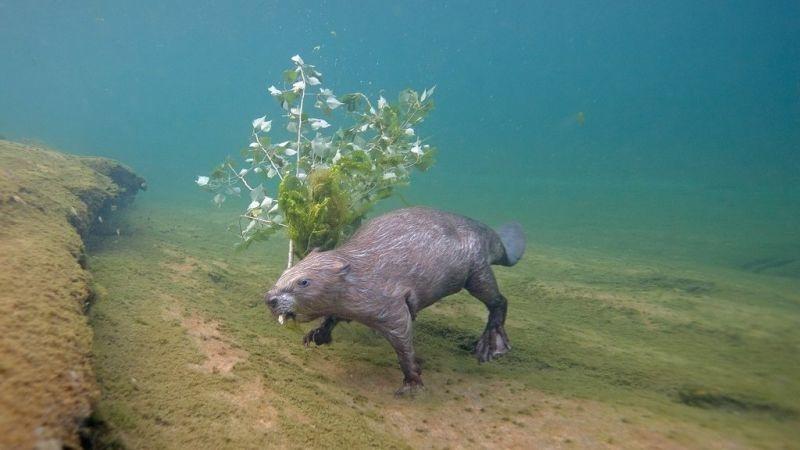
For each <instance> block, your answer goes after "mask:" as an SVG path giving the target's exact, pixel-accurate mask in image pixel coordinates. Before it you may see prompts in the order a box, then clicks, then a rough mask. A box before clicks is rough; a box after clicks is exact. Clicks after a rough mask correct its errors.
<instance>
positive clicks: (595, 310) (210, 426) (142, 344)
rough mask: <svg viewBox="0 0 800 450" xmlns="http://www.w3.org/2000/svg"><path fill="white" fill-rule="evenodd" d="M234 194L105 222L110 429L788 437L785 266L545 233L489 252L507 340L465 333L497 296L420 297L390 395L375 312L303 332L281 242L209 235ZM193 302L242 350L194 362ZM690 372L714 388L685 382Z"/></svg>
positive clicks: (334, 442)
mask: <svg viewBox="0 0 800 450" xmlns="http://www.w3.org/2000/svg"><path fill="white" fill-rule="evenodd" d="M223 213H224V212H220V213H218V214H217V215H208V213H207V211H201V210H187V211H185V212H182V214H181V215H180V216H181V218H182V220H181V221H180V222H176V221H175V219H174V217H175V215H174V213H173V212H172V210H171V209H169V208H164V209H161V207H159V206H158V205H151V206H148V207H147V208H144V207H142V206H141V205H138V206H136V207H134V209H133V210H131V212H129V213H127V214H126V218H127V219H126V220H127V221H128V222H129V225H128V226H129V228H130V230H131V235H130V236H123V237H118V236H106V237H102V238H99V239H98V240H97V241H95V242H94V244H93V247H92V255H93V256H92V258H91V259H90V264H91V269H92V271H93V273H94V275H95V280H96V282H97V283H98V284H100V285H101V286H103V289H100V290H99V291H100V292H102V294H101V295H99V296H98V299H97V301H96V304H95V306H94V307H93V310H92V324H93V325H94V330H95V336H96V339H95V344H94V353H95V355H96V370H97V374H98V379H99V380H100V383H101V386H102V387H103V394H102V399H101V401H100V403H99V409H98V413H97V416H96V420H97V421H98V423H102V424H104V428H102V429H104V430H105V431H104V432H102V433H101V434H100V436H99V437H98V439H99V442H105V443H110V444H118V445H125V446H128V447H132V448H162V447H169V448H192V447H196V446H198V445H204V446H209V447H215V448H256V447H265V446H278V447H307V446H322V447H343V446H353V447H380V448H403V447H405V446H412V447H419V446H430V445H433V446H444V445H451V446H465V447H480V446H487V445H500V446H511V447H513V446H515V445H517V446H520V445H522V444H523V443H530V442H533V443H538V444H539V445H564V442H565V441H564V439H570V440H572V441H574V442H582V443H584V444H586V445H592V443H594V445H596V446H600V445H609V443H611V442H613V445H614V446H619V447H628V448H641V447H645V446H661V447H667V448H669V447H674V448H684V447H687V446H689V447H708V446H712V445H723V446H746V447H763V448H781V447H785V446H791V445H792V443H793V442H795V440H796V438H797V431H796V430H797V429H798V419H797V411H798V409H800V405H799V404H798V401H797V399H798V398H800V383H798V381H797V380H798V379H800V370H799V369H798V367H797V366H796V364H792V363H791V360H792V358H793V355H796V351H797V346H798V342H800V331H798V330H797V329H796V327H795V324H796V323H797V319H798V314H800V308H799V307H798V299H797V296H796V292H797V290H796V288H797V286H796V285H795V284H793V282H792V281H791V280H783V281H780V282H776V281H775V280H774V279H771V278H764V277H759V276H758V275H756V274H751V273H747V272H741V271H734V270H728V269H720V268H714V267H703V266H697V267H681V268H674V267H669V266H664V265H661V264H659V263H658V262H654V261H640V260H636V261H629V260H623V259H613V258H609V257H606V256H605V255H602V254H592V253H591V252H589V251H586V252H580V253H578V252H575V251H572V252H569V253H568V252H564V251H562V250H560V249H551V248H546V247H544V248H542V247H540V248H537V250H536V252H532V253H530V254H529V255H528V256H526V258H525V259H524V260H523V261H522V262H521V263H520V264H519V265H518V266H516V267H513V268H498V269H497V275H498V279H499V282H500V285H501V287H502V289H503V291H504V293H505V295H506V296H507V297H508V298H509V301H510V307H509V319H508V325H507V329H508V333H509V337H510V338H511V341H512V345H513V350H512V351H511V352H510V353H509V354H508V355H506V356H505V357H504V358H502V359H500V360H499V361H497V362H494V363H491V364H483V365H479V364H477V362H476V361H475V360H474V358H473V357H472V356H471V355H470V348H471V345H472V344H473V343H474V341H475V340H476V339H477V338H478V336H479V334H480V331H481V330H482V328H483V325H484V322H485V314H486V313H485V310H484V308H483V306H482V305H481V304H480V303H479V302H477V301H475V300H474V299H472V298H471V297H469V296H468V295H466V294H463V293H462V294H457V295H455V296H453V297H451V298H448V299H447V300H445V301H444V302H441V303H439V304H437V305H435V306H433V307H431V308H430V309H428V310H426V311H425V312H423V313H421V314H420V316H419V318H418V320H417V323H416V329H415V330H416V331H415V333H416V336H415V343H416V346H417V350H418V353H419V354H420V355H421V356H422V358H423V359H424V362H423V369H424V372H423V378H424V379H425V381H426V386H427V390H426V391H425V392H424V393H423V394H422V395H420V396H418V397H416V398H414V399H411V400H407V399H401V400H398V399H395V398H394V397H393V396H392V395H391V393H392V391H393V390H394V388H396V385H398V384H399V383H400V380H401V375H400V372H399V370H398V369H397V363H396V361H395V356H394V353H393V352H392V350H391V348H390V347H389V346H388V344H386V343H385V342H384V340H383V339H381V338H380V337H379V336H377V335H375V334H374V333H373V332H371V331H370V330H368V329H366V328H364V327H362V326H360V325H357V324H343V325H341V326H340V327H337V329H336V331H335V332H334V343H333V344H332V345H331V346H324V347H318V348H315V347H312V348H304V347H302V345H301V344H300V340H301V337H302V331H300V330H287V329H286V328H281V327H278V326H277V325H276V324H275V323H274V321H273V319H272V318H270V317H269V316H268V314H267V313H266V311H265V308H264V307H263V303H262V301H261V295H262V294H263V292H264V290H265V289H266V288H267V287H269V285H270V284H271V283H272V282H273V281H274V280H275V279H276V278H277V277H278V276H279V275H280V273H281V270H282V265H283V264H282V262H281V261H282V258H281V256H282V255H283V248H284V244H285V243H284V242H281V241H279V240H274V241H272V242H269V243H268V244H267V245H266V246H263V247H259V248H257V249H256V248H253V249H251V251H250V252H247V253H234V252H231V249H230V247H228V246H227V245H225V244H224V243H219V242H218V239H214V238H213V237H214V236H216V235H218V233H219V232H220V230H222V229H224V224H225V217H224V214H223ZM192 217H197V218H199V217H203V218H204V220H191V218H192ZM265 255H266V256H265ZM212 273H214V274H222V275H223V278H217V277H212V276H210V275H209V274H212ZM215 278H217V279H215ZM743 279H746V281H747V282H746V283H745V282H742V280H743ZM221 280H224V281H221ZM186 317H202V318H203V319H202V321H204V323H213V324H216V328H215V329H216V330H217V331H218V332H219V337H218V338H215V337H213V336H211V337H209V338H208V340H210V341H215V339H218V340H220V341H223V342H224V343H225V346H223V348H224V349H225V350H224V352H223V353H226V352H227V354H230V353H236V354H239V353H237V352H243V353H241V354H244V355H246V356H244V357H242V358H241V360H239V361H238V362H236V363H235V364H234V365H233V367H232V369H231V370H230V371H227V372H225V371H218V372H216V373H215V372H213V371H211V372H204V371H202V370H198V368H197V367H198V366H200V365H202V364H203V363H204V361H208V360H209V359H213V358H215V357H218V356H219V355H218V354H215V353H213V352H212V353H211V354H209V352H208V351H207V349H206V350H204V349H203V345H204V344H202V343H198V341H197V340H196V339H194V338H193V337H192V336H193V334H192V333H193V331H192V330H190V329H189V328H187V325H186V319H185V318H186ZM305 328H308V326H305ZM195 334H196V333H195ZM697 392H700V393H712V394H709V395H707V396H705V397H703V396H700V397H697V398H699V400H698V401H696V402H694V401H692V400H691V398H690V397H687V395H690V394H691V393H697ZM687 393H689V394H687ZM687 398H689V399H690V400H689V401H687V400H686V399H687ZM601 418H602V420H600V419H601ZM543 423H546V424H548V427H550V428H546V429H543V428H540V427H542V424H543ZM560 426H563V427H564V430H568V431H563V430H562V431H558V430H559V428H558V427H560ZM553 427H555V430H554V428H553ZM564 436H567V437H564Z"/></svg>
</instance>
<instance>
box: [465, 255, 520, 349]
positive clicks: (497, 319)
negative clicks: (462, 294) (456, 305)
mask: <svg viewBox="0 0 800 450" xmlns="http://www.w3.org/2000/svg"><path fill="white" fill-rule="evenodd" d="M464 287H465V288H466V289H467V290H468V291H469V293H470V294H472V296H473V297H475V298H477V299H478V300H480V301H482V302H483V303H484V304H485V305H486V308H488V309H489V320H488V321H487V322H486V330H484V332H483V336H481V338H480V339H479V340H478V343H477V344H476V345H475V356H477V357H478V361H480V362H486V361H491V360H492V359H494V358H497V357H499V356H501V355H504V354H506V353H508V351H509V350H511V343H510V342H509V341H508V336H507V335H506V330H505V328H504V325H505V323H506V311H507V310H508V301H506V298H505V297H503V294H501V293H500V289H499V288H498V287H497V280H495V278H494V272H492V268H491V267H490V266H488V265H486V266H483V267H481V268H480V269H478V270H476V271H475V272H473V274H472V275H470V277H469V279H468V280H467V283H466V286H464Z"/></svg>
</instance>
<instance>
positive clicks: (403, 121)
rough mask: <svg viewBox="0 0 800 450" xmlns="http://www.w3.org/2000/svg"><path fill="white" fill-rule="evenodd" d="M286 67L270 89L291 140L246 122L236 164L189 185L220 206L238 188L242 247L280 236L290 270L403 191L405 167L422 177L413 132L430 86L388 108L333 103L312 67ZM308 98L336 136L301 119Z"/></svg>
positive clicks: (348, 99)
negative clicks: (242, 201) (242, 203)
mask: <svg viewBox="0 0 800 450" xmlns="http://www.w3.org/2000/svg"><path fill="white" fill-rule="evenodd" d="M291 61H292V63H293V67H292V68H290V69H288V70H286V71H284V72H283V85H282V86H283V88H282V89H279V88H277V87H275V86H274V85H272V86H270V87H269V88H268V92H269V94H270V95H271V96H272V97H273V98H275V99H276V100H277V102H278V104H279V105H280V107H281V109H282V111H283V114H282V117H284V118H285V119H286V126H285V130H286V132H288V133H290V134H291V136H292V137H291V140H285V141H282V142H279V143H273V142H272V139H271V137H270V133H271V131H272V120H267V116H263V117H259V118H257V119H255V120H253V122H252V128H253V129H252V133H251V137H252V139H251V143H250V144H249V145H248V147H247V148H245V149H243V150H242V151H241V156H242V158H243V164H239V163H237V161H235V160H233V159H232V158H230V157H229V158H227V159H226V160H225V161H224V162H223V163H222V164H220V165H219V166H218V167H217V168H216V169H215V170H213V171H212V172H211V174H210V175H208V176H199V177H197V179H196V180H195V182H196V183H197V184H198V185H199V186H200V187H201V188H203V189H205V190H207V191H209V192H212V193H214V194H215V195H214V198H213V202H214V203H215V204H216V205H218V206H219V205H221V204H222V203H223V202H224V201H225V199H226V198H227V197H231V196H236V197H238V196H240V195H241V192H242V189H243V188H244V189H246V190H247V191H248V193H249V196H250V203H249V205H248V206H247V208H246V209H245V211H244V212H243V213H242V214H240V215H239V221H238V224H239V227H238V228H239V231H238V234H239V236H240V237H241V240H242V241H241V245H242V247H247V246H249V245H250V244H251V243H253V242H256V241H261V240H265V239H268V238H269V237H270V236H271V235H272V234H274V233H275V232H277V231H279V230H286V231H287V233H288V235H289V239H290V240H289V242H290V245H289V255H288V262H287V266H288V267H291V265H292V263H293V260H294V258H295V257H296V258H302V257H303V256H305V255H306V254H307V253H308V252H309V251H311V249H313V248H315V247H320V248H322V249H329V248H333V247H335V246H336V245H337V244H338V243H340V242H341V241H342V240H343V239H344V238H346V237H347V236H348V235H349V234H351V233H352V232H353V231H354V230H355V229H356V228H357V227H358V225H359V224H360V222H361V220H362V219H363V218H364V217H365V216H366V214H367V213H368V212H369V210H370V209H371V208H372V206H374V204H375V203H376V202H378V201H379V200H381V199H383V198H386V197H388V196H390V195H391V194H392V193H393V191H394V189H395V188H396V187H397V186H399V185H404V184H407V183H408V181H409V179H410V176H411V171H412V170H413V169H417V170H422V171H424V170H427V169H428V168H429V167H430V166H431V165H432V164H433V156H434V153H435V149H434V148H433V147H431V146H430V145H428V144H425V143H424V142H423V140H422V139H420V138H419V137H418V136H417V131H416V129H415V128H416V127H417V126H418V125H419V124H420V123H421V122H422V121H423V120H424V118H425V117H426V116H427V114H428V113H429V112H430V111H431V110H432V109H433V101H432V99H431V96H432V95H433V93H434V90H435V86H434V87H432V88H430V89H426V90H424V91H423V92H422V93H421V94H420V93H418V92H417V91H414V90H410V89H406V90H404V91H402V92H401V93H400V94H399V96H398V100H397V102H395V103H389V102H388V101H387V100H386V99H385V98H384V97H383V96H380V97H379V98H378V99H377V101H376V102H375V103H373V102H372V101H371V100H370V99H369V97H367V96H366V95H365V94H363V93H361V92H355V93H350V94H345V95H342V96H338V97H337V96H336V95H335V94H334V93H333V91H332V90H330V89H328V88H324V87H322V80H323V77H322V73H320V72H319V71H318V70H317V69H316V67H315V66H313V65H311V64H306V63H305V61H303V59H302V58H301V57H300V56H299V55H295V56H293V57H292V58H291ZM312 90H314V91H315V92H311V91H312ZM306 100H308V102H307V101H306ZM311 101H313V107H314V108H315V109H316V110H318V111H319V112H320V113H321V114H322V115H323V116H325V117H327V118H328V119H329V120H330V121H331V122H334V123H336V124H340V126H339V127H338V128H337V129H336V131H335V132H329V131H328V130H329V129H332V125H331V123H330V122H329V121H328V120H325V119H323V118H319V117H310V116H309V115H308V113H307V111H306V109H307V106H308V103H309V102H311ZM267 192H273V196H274V197H270V196H269V195H267Z"/></svg>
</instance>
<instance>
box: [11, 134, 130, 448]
mask: <svg viewBox="0 0 800 450" xmlns="http://www.w3.org/2000/svg"><path fill="white" fill-rule="evenodd" d="M142 183H143V180H142V179H141V178H139V177H138V176H136V175H135V174H133V173H132V172H131V171H130V169H128V168H126V167H125V166H122V165H121V164H119V163H116V162H114V161H110V160H105V159H102V158H85V157H76V156H71V155H66V154H63V153H59V152H56V151H52V150H49V149H45V148H39V147H32V146H28V145H23V144H18V143H14V142H8V141H0V267H2V270H0V286H2V289H1V290H0V330H2V334H0V447H3V448H33V447H35V446H36V447H39V446H41V447H48V446H50V447H53V446H58V447H59V448H60V446H71V447H77V446H78V445H80V436H79V434H80V433H81V432H82V429H83V428H84V423H83V422H84V419H85V418H86V417H88V416H89V414H90V412H91V408H92V403H93V401H94V400H95V399H96V398H97V396H98V390H97V386H96V383H95V379H94V374H93V372H92V368H91V364H90V357H91V354H90V350H91V345H92V344H91V340H92V333H91V330H90V328H89V326H88V324H87V320H86V316H85V315H84V310H85V308H86V306H87V304H88V303H89V301H90V299H91V296H92V293H91V291H90V289H89V284H90V276H89V273H88V272H86V271H85V270H84V267H83V265H84V264H85V255H84V246H83V242H82V240H81V235H85V234H87V233H88V231H89V230H90V229H92V228H94V227H95V226H96V224H97V223H98V222H97V218H98V215H99V214H104V215H106V214H110V213H111V211H110V209H111V207H112V206H113V207H115V208H116V207H118V206H124V205H125V204H127V203H129V202H130V200H131V199H132V197H133V195H134V194H135V193H136V191H137V190H138V189H139V188H140V187H141V184H142Z"/></svg>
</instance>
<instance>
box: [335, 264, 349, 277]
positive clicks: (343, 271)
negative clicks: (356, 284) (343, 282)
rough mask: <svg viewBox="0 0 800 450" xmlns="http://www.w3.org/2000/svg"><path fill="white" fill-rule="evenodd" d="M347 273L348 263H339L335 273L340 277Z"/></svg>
mask: <svg viewBox="0 0 800 450" xmlns="http://www.w3.org/2000/svg"><path fill="white" fill-rule="evenodd" d="M348 273H350V263H341V264H340V265H339V267H338V269H336V274H337V275H339V276H341V277H343V276H345V275H347V274H348Z"/></svg>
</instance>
